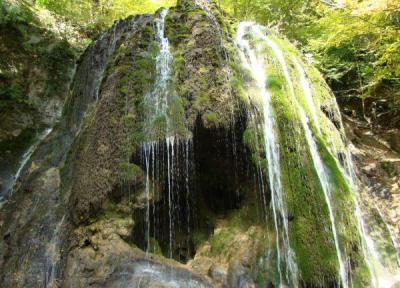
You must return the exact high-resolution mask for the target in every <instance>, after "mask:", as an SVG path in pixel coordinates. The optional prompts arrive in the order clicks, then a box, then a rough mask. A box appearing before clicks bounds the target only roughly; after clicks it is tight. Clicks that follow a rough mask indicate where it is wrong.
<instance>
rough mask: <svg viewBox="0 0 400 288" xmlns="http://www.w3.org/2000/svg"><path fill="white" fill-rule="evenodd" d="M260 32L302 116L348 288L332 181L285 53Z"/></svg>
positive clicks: (342, 277)
mask: <svg viewBox="0 0 400 288" xmlns="http://www.w3.org/2000/svg"><path fill="white" fill-rule="evenodd" d="M258 32H259V37H260V38H261V39H263V40H264V41H265V42H266V43H267V45H268V46H269V47H270V48H271V49H272V51H273V52H274V54H275V56H276V58H277V59H278V61H279V64H280V66H281V68H282V70H283V75H284V77H285V79H286V83H287V85H288V88H289V93H290V95H291V97H292V99H293V101H294V102H295V105H296V107H297V109H298V112H299V114H300V120H301V124H302V126H303V129H304V132H305V136H306V140H307V143H308V146H309V148H310V153H311V157H312V160H313V163H314V168H315V170H316V172H317V174H318V178H319V180H320V184H321V187H322V190H323V192H324V196H325V201H326V203H327V206H328V210H329V218H330V221H331V227H332V233H333V238H334V242H335V248H336V254H337V258H338V263H339V276H340V280H341V284H342V286H343V287H348V278H347V268H346V265H345V261H344V259H343V256H342V251H341V249H340V243H339V237H338V233H337V229H336V220H335V215H334V211H333V201H332V192H331V183H330V179H329V174H328V172H327V171H326V169H325V167H324V164H323V161H322V159H321V156H320V155H319V152H318V147H317V144H316V143H315V140H314V137H313V135H312V132H311V129H310V127H309V125H308V122H309V120H308V117H307V115H306V113H305V111H304V109H303V108H302V107H301V105H300V103H299V102H298V100H297V99H296V95H295V92H294V87H293V83H292V80H291V77H290V74H289V70H288V67H287V64H286V60H285V57H284V55H283V52H282V50H281V49H280V48H279V46H278V45H276V43H275V42H274V41H272V40H271V39H270V38H269V37H267V36H265V35H264V34H263V33H262V32H261V31H260V30H258ZM304 92H305V93H304V94H305V97H306V98H307V97H308V98H309V97H310V96H311V95H310V94H308V93H309V89H306V91H304ZM307 94H308V95H307ZM307 101H308V102H311V103H313V102H312V100H311V99H309V100H307ZM315 117H316V116H315Z"/></svg>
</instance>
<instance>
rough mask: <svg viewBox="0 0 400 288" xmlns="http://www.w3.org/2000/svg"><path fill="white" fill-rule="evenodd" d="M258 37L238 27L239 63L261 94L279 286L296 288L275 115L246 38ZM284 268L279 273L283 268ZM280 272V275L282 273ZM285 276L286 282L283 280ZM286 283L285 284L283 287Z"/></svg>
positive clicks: (248, 27)
mask: <svg viewBox="0 0 400 288" xmlns="http://www.w3.org/2000/svg"><path fill="white" fill-rule="evenodd" d="M248 33H249V34H253V35H258V34H259V27H258V26H257V25H254V24H252V23H250V22H242V23H240V24H239V26H238V31H237V36H236V45H237V47H238V51H239V55H240V60H241V62H242V63H243V65H244V66H245V67H246V68H247V69H248V70H249V71H250V72H251V75H252V77H253V79H254V81H255V85H256V88H257V90H258V92H259V94H260V97H261V101H262V108H263V116H264V123H263V132H264V133H263V134H264V145H265V151H266V158H267V160H268V179H269V185H270V190H271V196H272V197H271V202H272V209H273V214H274V223H275V230H276V237H277V239H276V241H277V261H278V271H279V276H280V285H281V286H284V285H290V286H291V287H297V286H298V279H297V264H296V262H295V255H294V252H293V250H292V249H291V247H290V243H289V228H288V215H287V211H286V206H285V202H284V195H283V191H282V185H281V179H280V178H281V171H280V169H281V167H280V159H279V158H280V156H279V142H278V139H277V127H276V126H277V125H276V120H275V115H274V112H273V109H272V106H271V103H270V100H271V95H270V93H269V92H268V90H267V89H266V87H265V80H266V75H265V72H264V70H265V68H264V65H263V59H262V58H258V57H257V56H256V53H255V51H254V49H252V48H251V46H250V43H249V41H248V40H247V39H246V37H245V36H246V34H248ZM283 264H285V265H286V266H285V267H284V268H283V269H282V267H281V266H282V265H283ZM282 270H283V271H282ZM283 273H285V278H284V276H283ZM286 282H287V283H286Z"/></svg>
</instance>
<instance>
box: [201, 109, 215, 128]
mask: <svg viewBox="0 0 400 288" xmlns="http://www.w3.org/2000/svg"><path fill="white" fill-rule="evenodd" d="M201 119H202V120H203V124H204V127H206V128H211V127H215V125H216V123H217V120H218V115H217V113H215V112H211V111H207V112H205V113H204V114H203V115H202V116H201Z"/></svg>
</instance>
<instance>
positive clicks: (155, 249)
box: [149, 237, 163, 256]
mask: <svg viewBox="0 0 400 288" xmlns="http://www.w3.org/2000/svg"><path fill="white" fill-rule="evenodd" d="M149 246H150V247H149V252H150V253H152V254H155V255H160V256H162V255H163V254H162V250H161V247H160V244H159V243H158V241H157V240H156V239H155V238H153V237H150V240H149Z"/></svg>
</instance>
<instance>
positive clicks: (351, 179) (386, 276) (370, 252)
mask: <svg viewBox="0 0 400 288" xmlns="http://www.w3.org/2000/svg"><path fill="white" fill-rule="evenodd" d="M292 61H293V63H294V65H295V66H296V70H297V73H298V75H299V78H300V82H301V87H302V92H303V95H304V97H305V98H306V103H307V107H308V109H309V110H310V112H311V115H312V118H313V121H314V125H315V127H316V128H317V130H318V132H319V133H321V130H320V128H319V127H320V124H319V120H318V116H317V114H316V111H317V109H318V108H317V107H315V106H316V104H315V103H314V101H313V100H312V94H311V93H310V92H311V89H310V86H309V83H308V81H307V79H306V75H305V71H304V69H303V68H302V66H301V65H300V63H299V62H298V60H297V59H296V58H295V57H294V56H293V57H292ZM333 104H334V108H335V110H336V111H337V112H336V113H338V114H339V115H340V111H339V109H338V106H337V103H336V101H334V103H333ZM297 105H299V103H297ZM299 109H300V110H302V111H301V112H300V113H301V114H303V115H304V116H302V117H303V120H302V122H307V121H308V119H307V116H306V114H305V111H304V109H303V108H302V107H301V106H300V108H299ZM339 120H340V121H339V122H340V132H341V135H342V137H343V138H344V141H345V142H347V141H346V139H345V137H346V136H345V132H344V126H343V123H342V120H341V118H340V119H339ZM303 127H305V125H304V124H303ZM310 132H311V131H310ZM307 135H308V136H310V135H311V136H312V134H309V133H306V136H307ZM331 142H332V143H334V141H331ZM333 146H334V145H333ZM345 149H346V151H345V155H344V161H343V162H344V163H343V164H342V163H341V161H339V159H338V158H337V156H336V154H337V153H335V151H336V152H337V151H338V148H337V147H330V151H331V154H332V155H333V156H334V159H335V161H336V164H337V166H338V167H339V168H340V169H341V172H342V175H343V176H345V179H346V180H347V184H348V186H349V188H350V190H351V192H352V197H353V202H354V205H355V211H354V215H355V216H356V219H357V228H358V233H359V235H360V238H361V249H362V252H363V257H364V261H365V263H366V264H367V267H368V270H369V273H370V275H371V285H372V286H373V287H380V288H381V287H382V288H383V287H389V286H391V283H394V281H396V280H392V279H390V278H392V276H390V273H388V271H385V270H386V269H385V268H384V264H382V261H381V258H382V257H381V256H380V255H379V252H378V250H377V249H376V246H375V243H374V241H373V239H372V238H371V237H370V236H369V235H368V232H367V231H368V228H367V226H366V223H365V221H364V218H363V213H362V210H361V206H360V203H361V199H360V195H359V192H358V191H359V189H360V188H359V187H358V184H357V183H358V179H357V176H356V174H355V169H354V164H353V161H352V157H351V152H350V149H349V147H346V148H345Z"/></svg>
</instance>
